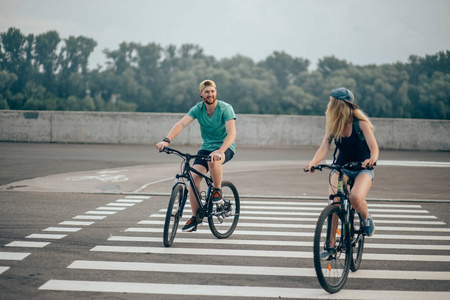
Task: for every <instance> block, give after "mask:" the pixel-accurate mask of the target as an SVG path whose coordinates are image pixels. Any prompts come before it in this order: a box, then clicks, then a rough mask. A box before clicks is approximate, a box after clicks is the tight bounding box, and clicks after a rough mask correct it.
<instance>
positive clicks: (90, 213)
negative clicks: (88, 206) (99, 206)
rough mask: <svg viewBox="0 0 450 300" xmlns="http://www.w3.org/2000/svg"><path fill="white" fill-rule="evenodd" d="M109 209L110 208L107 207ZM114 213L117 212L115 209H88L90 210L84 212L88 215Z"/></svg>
mask: <svg viewBox="0 0 450 300" xmlns="http://www.w3.org/2000/svg"><path fill="white" fill-rule="evenodd" d="M109 209H111V208H109ZM116 213H117V212H116V211H102V210H90V211H87V212H85V214H88V215H114V214H116Z"/></svg>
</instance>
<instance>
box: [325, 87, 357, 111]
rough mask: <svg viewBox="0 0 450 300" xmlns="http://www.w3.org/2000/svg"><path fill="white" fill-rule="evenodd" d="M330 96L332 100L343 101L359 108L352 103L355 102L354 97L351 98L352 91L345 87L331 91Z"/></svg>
mask: <svg viewBox="0 0 450 300" xmlns="http://www.w3.org/2000/svg"><path fill="white" fill-rule="evenodd" d="M330 96H331V97H333V98H336V99H339V100H342V101H345V102H347V103H348V104H350V105H352V106H354V107H356V108H359V106H358V105H356V104H355V103H353V101H354V100H355V96H353V93H352V91H350V90H349V89H347V88H345V87H340V88H335V89H332V90H331V94H330Z"/></svg>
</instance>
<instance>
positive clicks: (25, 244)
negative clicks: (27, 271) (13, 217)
mask: <svg viewBox="0 0 450 300" xmlns="http://www.w3.org/2000/svg"><path fill="white" fill-rule="evenodd" d="M48 244H50V243H49V242H28V241H14V242H11V243H9V244H6V245H5V246H6V247H25V248H44V247H45V246H47V245H48Z"/></svg>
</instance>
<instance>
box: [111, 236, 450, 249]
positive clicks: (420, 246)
mask: <svg viewBox="0 0 450 300" xmlns="http://www.w3.org/2000/svg"><path fill="white" fill-rule="evenodd" d="M108 241H115V242H139V243H142V242H144V243H145V242H147V243H162V238H161V237H147V236H112V237H109V238H108ZM176 243H177V244H183V243H187V244H217V245H258V246H280V247H312V246H313V242H312V241H310V242H301V241H280V240H276V241H275V240H232V239H221V240H219V239H198V238H178V237H177V238H176ZM369 248H370V249H411V250H442V251H450V245H433V244H423V243H422V244H377V243H371V242H370V241H368V240H366V241H365V243H364V249H369Z"/></svg>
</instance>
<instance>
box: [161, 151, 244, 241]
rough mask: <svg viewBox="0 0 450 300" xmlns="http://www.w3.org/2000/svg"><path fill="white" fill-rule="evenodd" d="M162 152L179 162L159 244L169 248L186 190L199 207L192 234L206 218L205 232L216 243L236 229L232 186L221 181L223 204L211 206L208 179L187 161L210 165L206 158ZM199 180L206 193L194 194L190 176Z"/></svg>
mask: <svg viewBox="0 0 450 300" xmlns="http://www.w3.org/2000/svg"><path fill="white" fill-rule="evenodd" d="M163 152H166V153H167V154H176V155H178V156H179V157H181V158H182V159H183V163H182V172H181V174H177V175H176V176H175V182H174V185H173V187H172V193H171V195H170V200H169V205H168V207H167V213H166V220H165V223H164V234H163V242H164V246H166V247H170V246H171V245H172V243H173V240H174V239H175V235H176V234H177V228H178V223H179V221H180V219H181V217H182V216H183V210H184V206H185V204H186V200H187V197H188V190H189V187H192V189H193V191H194V198H195V201H197V203H198V205H199V209H198V211H197V215H196V217H197V224H196V225H195V228H194V231H196V230H197V226H198V224H200V223H202V221H203V218H208V224H209V229H210V230H211V232H212V233H213V235H214V236H215V237H217V238H219V239H224V238H227V237H229V236H230V235H231V234H232V233H233V232H234V230H235V229H236V226H237V223H238V221H239V211H240V203H239V194H238V192H237V189H236V187H235V186H234V184H232V183H231V182H228V181H222V192H223V193H222V196H223V199H224V201H223V202H222V203H221V204H213V202H212V194H213V193H212V192H213V188H214V186H213V181H212V178H211V177H210V176H206V175H203V174H202V173H200V172H198V171H197V170H195V169H193V168H192V167H191V165H190V161H191V160H192V159H195V158H197V157H198V158H200V159H204V160H207V161H210V160H211V158H210V156H205V155H191V154H189V153H182V152H180V151H178V150H175V149H171V148H167V147H166V148H164V150H163ZM191 172H193V173H195V174H197V175H200V176H202V177H203V178H204V179H205V181H206V184H207V187H208V190H207V192H200V191H198V189H197V187H196V186H195V184H194V180H193V178H192V173H191Z"/></svg>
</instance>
